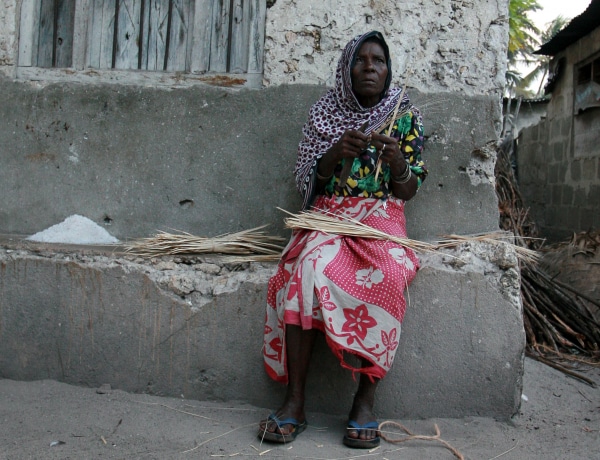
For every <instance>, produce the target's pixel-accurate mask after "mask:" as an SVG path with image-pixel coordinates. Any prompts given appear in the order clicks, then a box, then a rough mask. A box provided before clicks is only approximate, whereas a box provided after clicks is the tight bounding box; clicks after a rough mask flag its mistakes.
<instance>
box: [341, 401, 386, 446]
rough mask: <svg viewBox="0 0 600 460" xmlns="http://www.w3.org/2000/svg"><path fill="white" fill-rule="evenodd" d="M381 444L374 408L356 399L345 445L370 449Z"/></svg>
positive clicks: (349, 417)
mask: <svg viewBox="0 0 600 460" xmlns="http://www.w3.org/2000/svg"><path fill="white" fill-rule="evenodd" d="M379 442H380V438H379V423H377V421H376V420H375V416H374V415H373V411H372V406H371V405H370V404H368V403H367V404H365V403H363V402H362V401H357V400H356V399H355V400H354V405H353V406H352V410H351V411H350V415H349V416H348V426H347V427H346V434H345V436H344V444H345V445H347V446H349V447H357V448H366V449H370V448H372V447H377V446H378V445H379Z"/></svg>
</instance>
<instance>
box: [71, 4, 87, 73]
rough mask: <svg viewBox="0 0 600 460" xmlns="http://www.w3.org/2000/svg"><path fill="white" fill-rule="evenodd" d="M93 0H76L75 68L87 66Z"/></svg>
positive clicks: (74, 30) (74, 29)
mask: <svg viewBox="0 0 600 460" xmlns="http://www.w3.org/2000/svg"><path fill="white" fill-rule="evenodd" d="M91 3H92V0H76V5H75V19H74V27H73V64H72V66H73V68H74V69H77V70H82V69H84V68H85V63H86V55H87V47H88V44H89V40H88V24H89V23H90V21H91V14H90V11H91Z"/></svg>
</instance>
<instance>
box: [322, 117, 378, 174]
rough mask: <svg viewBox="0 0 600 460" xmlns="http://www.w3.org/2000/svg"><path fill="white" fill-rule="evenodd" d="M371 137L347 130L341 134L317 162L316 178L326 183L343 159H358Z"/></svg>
mask: <svg viewBox="0 0 600 460" xmlns="http://www.w3.org/2000/svg"><path fill="white" fill-rule="evenodd" d="M370 141H371V135H370V134H369V135H367V134H365V133H363V132H362V131H360V130H355V129H349V130H347V131H345V132H344V134H342V136H341V137H340V138H339V139H338V141H337V142H336V143H335V144H333V145H332V146H331V147H330V148H329V150H327V152H325V155H323V157H322V158H321V160H320V161H319V168H318V169H317V178H318V179H319V181H322V182H326V181H327V180H329V179H330V178H331V176H332V175H333V172H334V169H335V166H336V165H337V164H338V163H339V162H340V161H341V160H342V159H344V158H358V156H359V155H360V153H361V152H362V151H363V150H365V149H366V148H367V147H368V146H369V142H370Z"/></svg>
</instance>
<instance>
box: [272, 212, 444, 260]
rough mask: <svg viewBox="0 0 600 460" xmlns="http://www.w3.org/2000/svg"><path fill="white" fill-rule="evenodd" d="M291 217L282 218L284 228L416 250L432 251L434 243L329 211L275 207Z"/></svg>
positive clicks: (434, 248)
mask: <svg viewBox="0 0 600 460" xmlns="http://www.w3.org/2000/svg"><path fill="white" fill-rule="evenodd" d="M277 209H279V210H281V211H283V212H285V213H287V214H289V215H290V216H291V217H287V218H285V219H284V223H285V226H286V228H290V229H292V230H294V229H304V230H316V231H320V232H323V233H328V234H335V235H344V236H355V237H360V238H371V239H379V240H389V241H394V242H395V243H398V244H401V245H403V246H406V247H408V248H411V249H414V250H416V251H423V252H434V251H435V250H436V247H435V245H433V244H431V243H424V242H422V241H417V240H411V239H409V238H402V237H398V236H393V235H388V234H387V233H385V232H382V231H380V230H377V229H375V228H373V227H370V226H369V225H366V224H363V223H362V222H360V221H358V220H356V219H352V218H349V217H343V216H334V215H333V214H331V213H328V212H325V211H321V212H315V211H304V212H301V213H299V214H293V213H291V212H289V211H286V210H285V209H281V208H277Z"/></svg>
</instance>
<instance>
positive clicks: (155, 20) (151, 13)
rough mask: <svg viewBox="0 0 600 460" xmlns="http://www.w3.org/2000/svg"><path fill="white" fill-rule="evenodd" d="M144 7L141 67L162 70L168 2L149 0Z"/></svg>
mask: <svg viewBox="0 0 600 460" xmlns="http://www.w3.org/2000/svg"><path fill="white" fill-rule="evenodd" d="M146 5H147V7H146V9H145V12H144V13H145V15H144V30H143V33H142V36H143V37H144V40H143V45H142V66H141V67H142V69H147V70H162V68H163V65H164V58H165V52H166V46H167V24H168V14H169V0H150V1H148V2H146Z"/></svg>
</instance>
